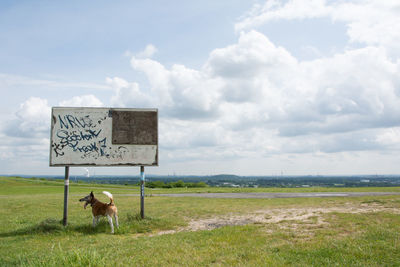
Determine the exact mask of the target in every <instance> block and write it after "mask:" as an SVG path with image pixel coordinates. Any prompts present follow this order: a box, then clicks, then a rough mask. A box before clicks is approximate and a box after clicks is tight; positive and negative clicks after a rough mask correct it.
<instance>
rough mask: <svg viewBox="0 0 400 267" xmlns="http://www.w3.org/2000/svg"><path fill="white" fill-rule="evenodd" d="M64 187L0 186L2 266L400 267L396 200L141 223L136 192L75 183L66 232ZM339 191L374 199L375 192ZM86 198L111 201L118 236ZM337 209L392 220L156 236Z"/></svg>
mask: <svg viewBox="0 0 400 267" xmlns="http://www.w3.org/2000/svg"><path fill="white" fill-rule="evenodd" d="M63 187H64V186H63V182H62V181H60V182H58V181H43V180H34V179H22V178H0V199H1V203H2V205H1V208H0V251H1V253H0V266H400V234H399V233H400V215H399V212H398V211H400V196H382V197H381V196H379V197H377V196H374V197H352V198H342V197H340V198H321V199H320V198H304V199H207V198H188V197H183V198H170V197H157V196H152V197H146V199H145V212H146V218H145V219H144V220H142V219H140V216H139V215H138V213H139V208H140V200H139V197H138V196H124V195H122V194H127V193H132V194H136V193H138V191H139V189H138V188H137V187H130V186H118V185H97V184H74V183H71V186H70V198H69V218H68V219H69V220H68V221H69V224H68V227H66V228H65V227H63V226H62V225H61V219H62V212H63V190H64V189H63ZM306 189H310V188H305V189H296V190H295V191H291V190H293V189H290V190H289V191H290V192H310V191H304V190H306ZM334 189H336V188H334ZM338 189H339V188H338ZM340 189H341V190H342V191H344V190H347V191H356V192H361V191H362V190H365V189H368V190H373V191H380V189H379V188H373V189H371V188H360V189H359V188H356V189H354V188H351V189H346V188H340ZM389 189H390V190H389ZM389 189H384V190H385V191H399V188H389ZM91 190H93V191H94V193H95V195H96V196H98V197H99V198H100V199H101V200H103V201H106V197H105V196H104V195H102V194H101V191H103V190H108V191H110V192H112V193H113V194H114V195H115V202H116V205H117V207H118V210H119V217H120V225H121V226H120V228H119V229H117V230H116V233H115V234H114V235H111V234H109V231H110V229H109V226H108V224H107V222H106V220H105V219H103V220H101V221H100V223H99V225H98V226H97V227H96V228H92V227H91V222H92V219H91V212H90V209H86V210H85V209H83V205H82V203H80V202H78V199H79V198H80V197H81V196H84V195H86V194H87V193H89V192H90V191H91ZM206 190H210V191H212V192H232V191H237V190H234V189H230V190H229V189H226V188H224V189H221V188H216V189H215V188H206ZM214 190H215V191H214ZM258 190H265V191H267V192H287V189H281V188H278V189H274V188H267V189H257V190H256V191H253V192H261V191H258ZM282 190H285V191H282ZM317 190H324V189H323V188H318V189H317ZM360 190H361V191H360ZM188 191H189V189H188ZM334 191H336V190H334ZM149 192H151V191H147V193H149ZM167 192H174V193H176V192H186V191H185V189H179V190H177V189H171V190H167ZM191 192H195V191H191ZM206 192H207V191H206ZM317 192H322V191H317ZM120 194H121V195H120ZM150 195H151V194H150ZM343 205H350V206H354V207H360V206H365V205H372V206H374V205H375V206H377V207H384V208H390V210H381V211H380V210H379V209H377V210H376V211H374V212H368V213H362V214H357V213H346V212H330V213H326V214H323V215H322V218H323V220H324V222H325V223H324V224H321V225H319V224H318V223H317V221H318V220H317V218H311V219H310V222H297V221H292V220H286V221H285V220H282V221H281V222H278V223H257V224H249V225H243V226H225V227H220V228H217V229H214V230H209V231H196V232H189V231H182V232H177V233H172V234H165V235H155V234H157V233H158V232H160V231H165V230H171V229H180V228H181V227H185V226H186V225H187V224H188V222H189V221H190V220H196V219H203V218H213V217H216V216H223V215H226V216H228V215H229V214H234V215H240V214H248V213H252V212H255V211H258V210H266V209H267V210H268V209H282V210H284V209H288V208H310V207H316V208H321V207H322V208H329V207H341V206H343ZM396 211H397V212H396Z"/></svg>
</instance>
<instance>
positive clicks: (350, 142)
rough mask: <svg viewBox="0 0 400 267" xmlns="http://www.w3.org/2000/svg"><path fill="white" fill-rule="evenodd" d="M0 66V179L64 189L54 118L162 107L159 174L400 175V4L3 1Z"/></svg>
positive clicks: (368, 0)
mask: <svg viewBox="0 0 400 267" xmlns="http://www.w3.org/2000/svg"><path fill="white" fill-rule="evenodd" d="M0 62H1V64H0V92H1V95H2V97H0V174H9V175H10V174H27V175H40V174H43V175H44V174H50V175H62V174H63V172H64V170H63V168H62V167H49V142H50V141H49V138H50V117H51V107H54V106H76V107H126V108H158V112H159V166H158V167H148V168H147V171H146V172H147V173H151V174H163V175H167V174H177V175H187V174H194V175H213V174H221V173H224V174H236V175H281V174H283V175H355V174H400V164H399V162H400V156H399V155H400V154H399V152H400V2H399V1H397V0H380V1H376V0H354V1H330V0H289V1H276V0H269V1H256V0H251V1H240V0H229V1H228V0H220V1H212V0H204V1H177V0H171V1H161V0H158V1H157V0H149V1H120V0H116V1H105V0H104V1H102V0H99V1H45V0H44V1H28V0H21V1H11V0H10V1H7V0H3V1H1V2H0ZM88 170H89V172H90V173H91V174H121V175H137V174H138V172H139V170H138V168H137V167H123V168H122V167H97V168H88ZM71 173H72V174H75V175H79V174H86V173H87V170H86V169H85V168H81V167H76V168H71Z"/></svg>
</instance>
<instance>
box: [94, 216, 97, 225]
mask: <svg viewBox="0 0 400 267" xmlns="http://www.w3.org/2000/svg"><path fill="white" fill-rule="evenodd" d="M96 222H97V217H96V216H93V227H95V226H96Z"/></svg>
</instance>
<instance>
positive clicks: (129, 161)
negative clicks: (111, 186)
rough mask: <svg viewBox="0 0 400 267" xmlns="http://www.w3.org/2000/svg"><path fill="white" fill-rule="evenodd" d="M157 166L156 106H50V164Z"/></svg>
mask: <svg viewBox="0 0 400 267" xmlns="http://www.w3.org/2000/svg"><path fill="white" fill-rule="evenodd" d="M123 165H126V166H139V165H140V166H157V165H158V112H157V109H120V108H66V107H53V108H52V119H51V138H50V166H123Z"/></svg>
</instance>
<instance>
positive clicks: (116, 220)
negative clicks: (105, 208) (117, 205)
mask: <svg viewBox="0 0 400 267" xmlns="http://www.w3.org/2000/svg"><path fill="white" fill-rule="evenodd" d="M114 219H115V225H116V226H117V228H118V227H119V224H118V214H117V213H116V212H115V213H114Z"/></svg>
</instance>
